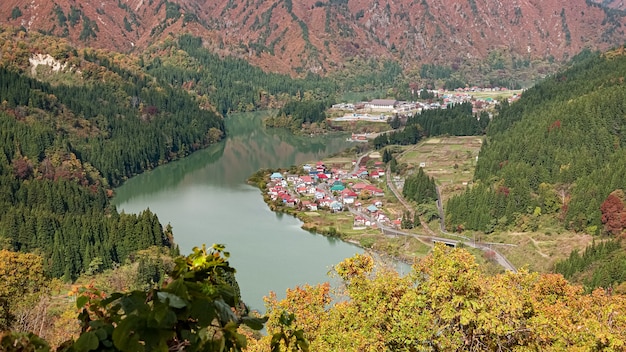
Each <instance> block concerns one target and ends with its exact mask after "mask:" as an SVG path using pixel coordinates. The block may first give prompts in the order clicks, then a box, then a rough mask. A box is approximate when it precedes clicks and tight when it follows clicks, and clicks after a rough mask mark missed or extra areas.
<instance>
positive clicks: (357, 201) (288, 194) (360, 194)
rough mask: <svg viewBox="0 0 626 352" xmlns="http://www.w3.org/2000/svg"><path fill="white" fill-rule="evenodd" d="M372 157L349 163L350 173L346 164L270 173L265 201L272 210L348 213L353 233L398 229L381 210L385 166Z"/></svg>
mask: <svg viewBox="0 0 626 352" xmlns="http://www.w3.org/2000/svg"><path fill="white" fill-rule="evenodd" d="M376 157H378V159H379V158H380V155H379V153H370V154H369V155H367V156H365V157H361V158H359V159H358V160H353V161H352V162H351V163H350V164H349V166H352V170H347V169H346V167H345V166H346V165H331V166H327V165H326V164H325V163H324V162H322V161H318V162H317V163H316V164H315V165H310V164H305V165H304V166H302V170H301V172H300V173H299V174H290V173H285V172H274V173H272V174H271V175H270V176H269V178H270V181H269V182H268V183H267V185H266V194H267V196H268V200H269V201H270V202H271V203H272V204H275V205H277V206H278V208H279V209H276V210H280V208H283V209H285V208H286V209H292V210H294V211H302V212H329V213H339V212H344V211H350V212H351V213H352V214H353V216H354V221H353V226H352V229H354V230H358V229H365V228H377V227H378V226H380V225H382V226H386V227H391V228H397V229H399V228H400V223H401V221H400V219H399V218H390V214H388V213H386V212H385V211H384V206H385V204H384V197H385V191H384V190H383V188H381V187H383V186H381V183H384V181H383V177H384V176H385V174H386V170H385V163H383V162H382V161H380V160H375V159H377V158H376ZM370 158H371V159H370ZM364 161H365V162H364ZM296 215H297V214H296Z"/></svg>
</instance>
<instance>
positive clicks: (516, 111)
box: [446, 49, 626, 234]
mask: <svg viewBox="0 0 626 352" xmlns="http://www.w3.org/2000/svg"><path fill="white" fill-rule="evenodd" d="M624 75H626V56H624V55H623V49H618V50H614V51H610V52H607V53H605V54H602V55H600V54H596V55H586V58H584V59H581V60H578V61H576V63H575V64H574V65H572V66H571V67H570V68H569V69H567V70H564V71H562V72H560V73H558V74H555V75H553V76H551V77H549V78H547V79H546V80H544V81H543V82H541V83H539V84H537V85H536V86H534V87H532V88H530V89H528V90H526V91H525V92H524V93H523V96H522V98H521V99H520V100H519V101H518V102H516V103H514V104H510V105H509V104H508V103H507V102H506V101H503V102H502V103H501V104H500V107H499V111H498V114H497V116H496V117H495V118H494V119H493V121H492V122H491V123H490V124H489V126H488V127H487V135H486V138H485V142H484V145H483V147H482V148H481V151H480V154H479V157H478V162H477V166H476V172H475V176H474V184H473V186H472V187H471V188H469V189H467V190H466V192H465V193H464V194H462V195H460V196H458V197H454V198H452V199H450V200H449V202H448V203H447V208H446V224H447V227H448V228H449V229H468V230H477V231H483V232H487V233H489V232H492V231H494V230H496V229H499V230H504V229H507V228H510V227H511V226H518V227H519V226H521V225H523V223H524V221H526V220H525V219H527V218H528V217H529V216H530V215H546V214H548V215H551V216H554V217H556V218H558V219H559V220H560V222H561V224H562V226H563V227H565V228H567V229H570V230H574V231H585V232H587V233H591V234H605V233H619V232H621V229H623V228H624V226H623V225H622V224H621V223H620V222H619V221H615V220H612V221H610V220H611V219H616V218H617V217H619V216H618V215H619V214H620V213H622V209H623V201H624V197H623V192H621V191H620V190H622V189H624V188H626V180H625V179H624V177H623V175H624V172H625V171H626V154H625V150H626V149H624V146H625V145H626V144H625V143H626V133H624V131H625V127H626V119H625V118H624V116H626V114H625V112H626V86H625V85H624V78H623V77H624ZM616 191H617V192H616ZM613 192H616V194H617V195H616V196H615V197H612V198H609V195H610V194H612V193H613ZM605 202H607V204H605ZM609 203H610V204H609ZM616 227H617V229H616Z"/></svg>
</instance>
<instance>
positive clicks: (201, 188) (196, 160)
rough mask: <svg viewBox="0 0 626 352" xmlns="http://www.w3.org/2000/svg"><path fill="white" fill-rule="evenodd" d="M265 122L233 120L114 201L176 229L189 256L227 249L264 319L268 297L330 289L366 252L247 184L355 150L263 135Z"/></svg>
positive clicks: (339, 139) (326, 141)
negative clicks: (223, 134) (335, 268)
mask: <svg viewBox="0 0 626 352" xmlns="http://www.w3.org/2000/svg"><path fill="white" fill-rule="evenodd" d="M262 114H263V113H243V114H233V115H231V116H229V117H228V118H227V119H226V127H227V131H228V137H227V138H226V139H225V140H224V141H222V142H221V143H219V144H218V145H214V146H211V147H210V148H208V149H206V150H202V151H199V152H196V153H194V154H192V155H191V156H189V157H187V158H185V159H184V160H180V161H176V162H174V163H171V164H168V165H164V166H161V167H159V168H157V169H155V170H153V171H150V172H146V173H144V174H142V175H139V176H137V177H134V178H132V179H130V180H129V181H127V182H126V183H125V184H124V185H123V186H122V187H120V188H118V189H117V190H116V196H115V198H114V199H113V203H114V204H115V205H116V206H117V207H118V210H119V211H120V212H121V211H125V212H127V213H137V212H140V211H142V210H144V209H147V208H149V209H150V210H151V211H153V212H155V213H157V214H158V216H159V219H160V220H161V222H162V223H163V224H167V223H170V224H171V225H172V227H173V228H174V237H175V241H176V243H177V244H178V245H179V246H180V249H181V252H183V253H189V252H191V249H192V248H193V247H194V246H200V245H202V244H203V243H206V244H207V245H211V244H213V243H222V244H225V245H226V250H227V251H229V252H230V253H231V260H230V262H231V265H232V266H234V267H235V268H236V269H237V274H236V277H237V281H238V282H239V285H240V286H241V292H242V296H243V299H244V301H245V302H246V303H247V304H248V305H249V306H250V307H251V308H252V309H258V310H260V311H264V305H263V296H266V295H267V294H268V293H269V292H270V291H274V292H276V293H277V295H278V297H284V293H285V290H286V289H287V288H290V287H295V286H296V285H302V284H305V283H309V284H316V283H319V282H324V281H328V280H329V277H328V276H327V272H328V270H329V269H330V267H331V266H332V265H334V264H337V263H339V262H340V261H342V260H343V259H344V258H347V257H350V256H353V255H354V254H355V253H361V252H362V250H361V249H360V248H358V247H356V246H353V245H351V244H348V243H344V242H342V241H338V240H335V239H332V238H327V237H324V236H320V235H315V234H311V233H309V232H306V231H304V230H302V229H300V225H301V223H300V221H299V220H297V219H295V218H293V217H290V216H283V215H281V214H275V213H273V212H271V211H270V210H269V209H268V207H267V206H266V204H265V203H264V202H263V199H262V197H261V194H260V191H259V190H258V189H257V188H255V187H251V186H249V185H247V184H246V183H245V180H246V179H247V178H248V176H250V175H251V174H252V173H254V172H256V171H257V170H259V169H260V168H276V167H289V166H291V165H300V164H302V163H306V162H310V161H316V160H318V159H321V158H323V157H325V156H328V155H331V154H334V153H336V152H338V151H341V150H343V149H345V148H347V147H349V146H350V144H349V142H346V137H345V136H336V135H335V136H332V137H329V136H320V137H308V136H293V135H291V134H289V133H287V132H286V131H277V130H265V129H264V128H263V127H262V124H261V117H262V116H263V115H262Z"/></svg>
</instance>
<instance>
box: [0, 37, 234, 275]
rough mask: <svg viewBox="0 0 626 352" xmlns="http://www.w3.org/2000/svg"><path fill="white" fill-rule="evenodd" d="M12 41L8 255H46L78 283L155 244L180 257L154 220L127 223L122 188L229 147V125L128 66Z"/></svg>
mask: <svg viewBox="0 0 626 352" xmlns="http://www.w3.org/2000/svg"><path fill="white" fill-rule="evenodd" d="M2 36H3V39H6V41H4V42H3V47H4V49H5V51H4V53H5V54H4V55H2V60H1V61H0V62H1V63H2V64H1V65H0V102H1V105H0V151H1V152H0V194H1V195H2V197H0V203H1V207H2V209H3V211H2V212H1V214H0V240H1V243H2V247H3V248H7V249H11V250H16V251H26V252H31V251H34V252H38V253H40V254H41V255H42V257H43V258H45V265H44V267H45V270H46V271H47V273H48V274H49V275H50V276H53V277H61V276H63V277H64V278H65V279H67V280H71V279H74V278H76V277H77V276H78V275H79V274H80V273H82V272H85V271H86V270H87V269H88V268H91V269H90V270H93V269H94V268H95V270H102V269H106V268H110V267H111V266H112V265H113V263H120V262H123V261H124V260H125V259H126V258H127V257H128V256H129V255H130V254H131V253H133V252H134V251H136V250H139V249H143V248H147V247H149V246H151V245H157V246H167V247H172V249H173V243H172V237H171V236H172V234H171V231H167V232H166V231H165V230H164V229H163V226H162V224H160V222H159V220H158V218H157V216H156V215H155V214H153V213H152V212H150V211H149V210H146V211H144V212H142V213H141V214H139V215H129V214H118V212H117V211H116V209H115V208H114V207H112V206H111V205H110V203H109V197H110V196H111V194H112V193H111V192H112V191H111V187H113V186H116V185H119V184H120V183H121V182H122V181H123V180H124V179H126V178H128V177H131V176H133V175H136V174H138V173H140V172H143V171H145V170H148V169H151V168H154V167H156V166H158V165H160V164H162V163H166V162H168V161H171V160H173V159H176V158H180V157H183V156H185V155H187V154H189V153H190V152H192V151H194V150H197V149H199V148H202V147H204V146H207V145H209V144H211V143H214V142H217V141H218V140H219V139H220V138H221V136H222V135H223V133H224V132H223V121H222V118H221V117H220V116H219V115H218V114H217V113H215V112H214V111H212V110H210V109H201V108H200V107H199V104H198V102H197V101H196V100H195V99H194V98H193V97H192V96H191V95H189V94H188V93H187V92H185V91H183V90H181V89H180V88H173V87H170V86H169V85H164V84H158V83H156V82H155V80H154V78H152V77H150V76H148V75H146V74H145V73H143V72H141V70H140V69H139V67H138V66H136V65H133V64H132V60H129V59H128V58H127V57H125V56H120V55H117V54H114V53H108V52H104V51H94V50H82V51H81V52H80V53H79V52H77V51H76V50H75V49H73V48H71V47H69V46H67V45H66V44H64V43H63V42H61V41H59V40H57V39H53V38H51V37H45V36H41V35H34V36H28V35H25V33H24V32H21V31H13V30H7V31H3V32H2ZM6 49H13V50H6ZM52 55H54V56H52Z"/></svg>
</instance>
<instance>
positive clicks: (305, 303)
mask: <svg viewBox="0 0 626 352" xmlns="http://www.w3.org/2000/svg"><path fill="white" fill-rule="evenodd" d="M375 267H376V265H375V263H374V261H373V259H372V258H371V257H368V256H365V255H357V256H355V257H353V258H349V259H347V260H346V261H344V262H343V263H341V264H339V265H338V266H336V268H335V271H336V273H337V274H338V275H339V277H340V278H341V279H342V282H343V285H344V287H345V292H343V295H341V292H335V293H334V294H335V296H337V297H339V299H338V300H337V301H336V302H334V303H328V302H330V301H329V298H330V297H331V295H330V292H327V291H325V290H323V289H322V287H320V286H313V287H303V288H300V289H297V290H294V291H291V292H290V293H289V294H288V295H287V298H286V299H285V300H282V301H276V299H275V297H270V302H269V304H268V311H269V312H268V314H269V315H270V316H272V315H273V314H277V313H279V312H280V313H282V312H291V313H295V315H296V320H295V324H294V329H295V330H298V329H301V330H302V331H303V333H304V335H305V336H306V337H307V339H309V344H310V350H311V351H496V350H498V351H500V350H502V351H504V350H508V351H522V350H535V351H537V350H541V351H556V350H559V351H560V350H585V351H588V350H623V349H624V348H626V314H625V313H626V298H625V297H624V296H622V295H617V294H609V293H607V292H606V291H605V290H603V289H598V290H595V291H594V292H593V293H592V294H585V293H584V292H583V290H582V288H581V287H579V286H574V285H571V284H569V283H568V282H567V281H566V280H565V279H564V278H563V277H562V276H561V275H555V274H545V275H540V274H538V273H529V272H527V271H520V272H518V273H512V272H507V273H505V274H500V275H497V276H487V275H486V274H483V273H482V272H481V271H480V270H479V268H478V265H477V264H476V263H475V261H474V257H473V256H472V255H471V254H470V253H468V252H467V251H465V250H463V249H450V248H446V247H445V246H436V247H435V248H434V250H433V252H432V253H431V255H429V256H428V257H427V258H425V259H423V260H421V261H420V262H417V263H416V264H414V265H413V270H412V271H411V273H410V274H408V275H406V276H401V275H399V274H398V273H397V272H395V271H394V270H389V269H384V268H382V269H381V268H376V269H375ZM303 309H304V310H306V311H307V312H310V313H311V314H302V310H303ZM274 322H275V319H270V320H269V321H268V323H267V330H268V332H270V333H272V332H273V331H276V330H277V329H278V327H277V326H276V325H275V323H274ZM250 347H251V350H252V351H263V349H256V347H255V346H250Z"/></svg>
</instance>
